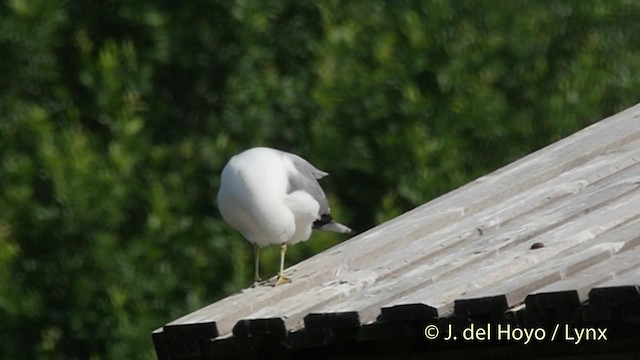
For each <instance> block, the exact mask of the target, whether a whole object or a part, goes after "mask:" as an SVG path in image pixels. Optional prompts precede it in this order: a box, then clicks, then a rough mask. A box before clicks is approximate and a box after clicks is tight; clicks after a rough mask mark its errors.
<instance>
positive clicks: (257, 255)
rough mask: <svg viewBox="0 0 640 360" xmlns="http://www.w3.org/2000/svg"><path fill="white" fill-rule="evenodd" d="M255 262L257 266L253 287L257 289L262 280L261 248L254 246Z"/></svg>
mask: <svg viewBox="0 0 640 360" xmlns="http://www.w3.org/2000/svg"><path fill="white" fill-rule="evenodd" d="M253 257H254V258H253V260H254V266H255V277H254V278H253V285H252V287H256V286H257V285H258V283H259V282H260V281H262V279H260V247H259V246H258V245H256V244H253Z"/></svg>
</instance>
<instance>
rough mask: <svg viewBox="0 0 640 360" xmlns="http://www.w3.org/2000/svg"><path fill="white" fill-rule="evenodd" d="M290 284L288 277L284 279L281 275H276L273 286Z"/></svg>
mask: <svg viewBox="0 0 640 360" xmlns="http://www.w3.org/2000/svg"><path fill="white" fill-rule="evenodd" d="M290 282H291V279H289V278H288V277H285V276H284V275H282V274H278V277H277V278H276V283H275V284H274V285H273V286H278V285H282V284H288V283H290Z"/></svg>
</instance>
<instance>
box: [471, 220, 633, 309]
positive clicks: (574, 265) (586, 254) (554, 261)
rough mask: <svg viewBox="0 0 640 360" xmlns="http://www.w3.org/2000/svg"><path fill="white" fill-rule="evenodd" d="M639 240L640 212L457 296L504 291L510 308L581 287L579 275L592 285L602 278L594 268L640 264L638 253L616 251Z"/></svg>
mask: <svg viewBox="0 0 640 360" xmlns="http://www.w3.org/2000/svg"><path fill="white" fill-rule="evenodd" d="M639 243H640V214H638V218H637V219H634V220H632V221H629V222H628V223H625V224H623V225H621V226H618V227H616V228H613V229H611V230H610V231H607V232H605V233H603V234H601V236H597V237H595V238H594V239H593V240H591V241H588V242H585V243H584V244H581V245H579V246H576V247H574V248H571V249H569V250H567V251H564V252H561V253H558V254H557V255H555V256H553V257H550V258H548V259H546V260H544V261H543V262H541V263H540V264H539V265H538V266H536V267H535V268H532V269H529V270H527V271H525V272H522V273H520V274H516V275H514V276H512V277H510V278H509V279H506V280H504V281H502V282H500V283H499V284H497V285H495V286H491V287H489V288H483V289H479V290H477V291H472V292H470V293H468V294H466V295H464V296H462V297H461V298H460V299H472V298H474V297H487V296H496V295H501V294H504V295H505V296H506V299H507V303H508V304H509V307H512V306H515V305H516V304H518V303H521V302H523V301H524V299H525V297H526V296H527V295H528V294H531V293H540V292H557V291H566V290H577V289H578V288H580V287H581V286H579V284H578V283H576V280H577V278H578V277H583V278H584V279H585V280H586V279H589V282H590V284H591V285H592V284H594V283H595V281H597V279H601V280H602V277H598V276H597V274H596V273H595V271H599V272H601V273H606V271H604V270H603V269H602V268H603V266H604V267H606V266H608V264H613V265H614V266H616V268H618V267H620V268H621V267H622V266H624V267H629V266H634V265H638V266H640V253H638V255H639V256H638V257H636V258H635V259H633V256H629V254H621V253H619V252H620V251H621V250H622V249H623V248H626V247H628V246H635V245H637V244H639ZM631 263H633V265H632V264H631ZM581 274H585V275H586V274H588V275H587V276H585V275H581ZM585 288H586V287H585ZM585 296H586V293H585Z"/></svg>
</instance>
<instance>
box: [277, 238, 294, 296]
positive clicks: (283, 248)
mask: <svg viewBox="0 0 640 360" xmlns="http://www.w3.org/2000/svg"><path fill="white" fill-rule="evenodd" d="M286 253H287V244H286V243H284V244H282V245H280V272H279V273H278V278H277V279H276V284H275V285H274V286H278V285H282V284H288V283H290V282H291V279H289V278H287V277H285V276H284V255H285V254H286Z"/></svg>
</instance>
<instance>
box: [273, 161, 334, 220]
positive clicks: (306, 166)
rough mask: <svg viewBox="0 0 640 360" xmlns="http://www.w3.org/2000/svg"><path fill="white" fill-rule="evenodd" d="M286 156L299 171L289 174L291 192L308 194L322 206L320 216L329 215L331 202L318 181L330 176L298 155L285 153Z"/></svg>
mask: <svg viewBox="0 0 640 360" xmlns="http://www.w3.org/2000/svg"><path fill="white" fill-rule="evenodd" d="M283 153H284V152H283ZM284 155H285V156H286V157H288V158H289V159H290V160H291V162H293V165H294V167H295V168H296V170H298V171H297V172H291V173H289V192H290V193H291V192H294V191H298V190H303V191H306V192H308V193H309V194H311V196H313V198H314V199H316V201H317V202H318V204H320V215H322V214H326V213H328V212H329V202H328V201H327V196H326V195H325V194H324V191H323V190H322V187H320V184H319V183H318V180H317V179H321V178H323V177H325V176H327V175H329V174H328V173H326V172H324V171H322V170H320V169H318V168H316V167H315V166H313V165H311V164H310V163H309V162H308V161H307V160H305V159H303V158H301V157H300V156H298V155H295V154H290V153H284Z"/></svg>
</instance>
